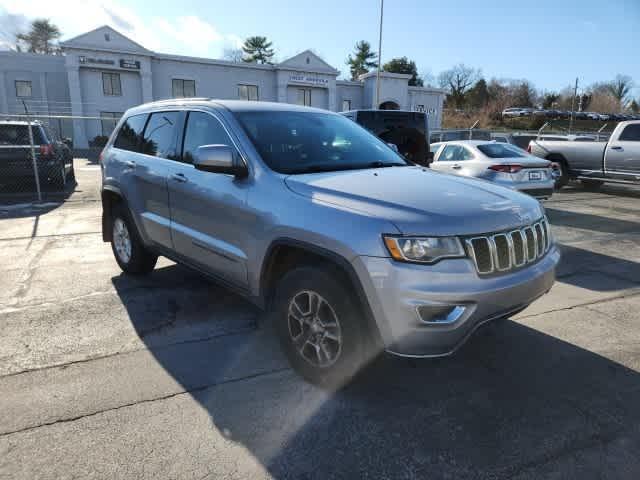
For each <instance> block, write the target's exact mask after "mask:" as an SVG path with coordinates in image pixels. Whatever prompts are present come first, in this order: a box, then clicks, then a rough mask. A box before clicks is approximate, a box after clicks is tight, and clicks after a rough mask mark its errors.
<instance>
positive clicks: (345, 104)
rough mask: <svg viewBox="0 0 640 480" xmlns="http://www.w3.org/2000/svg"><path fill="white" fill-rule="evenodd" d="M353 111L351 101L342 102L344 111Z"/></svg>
mask: <svg viewBox="0 0 640 480" xmlns="http://www.w3.org/2000/svg"><path fill="white" fill-rule="evenodd" d="M349 110H351V100H342V111H343V112H348V111H349Z"/></svg>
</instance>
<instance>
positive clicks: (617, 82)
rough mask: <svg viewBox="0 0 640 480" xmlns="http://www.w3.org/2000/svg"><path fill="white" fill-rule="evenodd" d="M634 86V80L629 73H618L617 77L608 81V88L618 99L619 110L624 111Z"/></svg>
mask: <svg viewBox="0 0 640 480" xmlns="http://www.w3.org/2000/svg"><path fill="white" fill-rule="evenodd" d="M632 88H633V80H631V77H630V76H628V75H620V74H618V75H616V78H615V79H613V80H612V81H611V82H609V83H607V90H608V91H609V93H610V94H611V96H612V97H613V98H615V99H616V100H617V101H618V110H619V111H622V110H623V109H624V107H625V104H626V103H627V98H628V97H629V94H630V93H631V89H632Z"/></svg>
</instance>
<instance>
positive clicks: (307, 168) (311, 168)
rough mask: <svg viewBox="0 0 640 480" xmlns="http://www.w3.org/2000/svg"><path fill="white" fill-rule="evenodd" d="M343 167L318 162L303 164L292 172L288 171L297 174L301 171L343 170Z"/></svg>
mask: <svg viewBox="0 0 640 480" xmlns="http://www.w3.org/2000/svg"><path fill="white" fill-rule="evenodd" d="M344 169H345V167H344V166H342V167H340V165H327V164H318V165H305V166H304V167H301V168H298V169H296V170H294V171H293V172H290V173H291V174H292V175H297V174H301V173H319V172H332V171H334V170H344Z"/></svg>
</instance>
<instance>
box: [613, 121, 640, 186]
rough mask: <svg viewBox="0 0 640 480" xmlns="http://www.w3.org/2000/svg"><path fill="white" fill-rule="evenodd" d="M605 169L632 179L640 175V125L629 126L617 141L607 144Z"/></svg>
mask: <svg viewBox="0 0 640 480" xmlns="http://www.w3.org/2000/svg"><path fill="white" fill-rule="evenodd" d="M605 169H606V170H607V173H616V174H618V175H619V176H621V177H625V178H627V177H628V178H630V179H636V178H637V177H638V175H640V124H638V123H635V124H630V125H627V126H626V127H624V130H622V132H620V135H619V137H618V139H617V140H614V141H612V142H610V143H609V144H607V150H606V156H605Z"/></svg>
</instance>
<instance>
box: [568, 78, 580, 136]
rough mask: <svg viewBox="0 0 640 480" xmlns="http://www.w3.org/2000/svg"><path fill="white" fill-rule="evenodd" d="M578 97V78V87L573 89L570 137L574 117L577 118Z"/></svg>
mask: <svg viewBox="0 0 640 480" xmlns="http://www.w3.org/2000/svg"><path fill="white" fill-rule="evenodd" d="M576 95H578V77H576V87H575V88H574V89H573V98H572V99H571V118H570V119H569V135H571V130H572V129H573V117H574V116H575V112H574V109H575V105H576Z"/></svg>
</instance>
